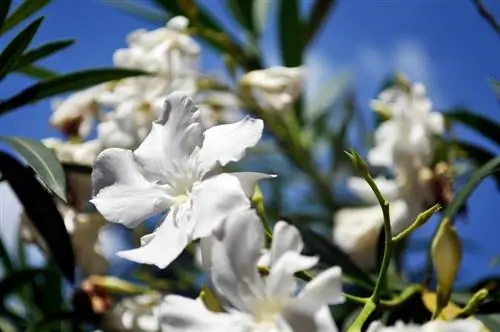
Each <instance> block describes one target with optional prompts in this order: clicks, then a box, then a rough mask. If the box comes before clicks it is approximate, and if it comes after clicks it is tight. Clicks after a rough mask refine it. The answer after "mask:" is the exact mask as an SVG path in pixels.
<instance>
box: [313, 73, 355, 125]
mask: <svg viewBox="0 0 500 332" xmlns="http://www.w3.org/2000/svg"><path fill="white" fill-rule="evenodd" d="M350 80H351V74H350V73H347V72H346V73H343V74H340V75H336V76H335V77H333V78H332V79H331V80H329V81H328V82H326V83H325V85H323V86H322V87H321V89H319V91H318V93H316V94H315V96H314V97H313V98H311V100H310V101H309V102H308V103H307V108H306V113H305V118H306V121H307V122H309V123H312V122H314V121H316V120H317V119H318V118H319V117H321V116H322V115H323V114H325V113H327V112H328V111H329V110H331V109H332V107H333V106H335V104H337V103H338V102H339V101H340V100H341V99H342V97H343V96H344V95H345V94H346V92H348V87H349V83H350Z"/></svg>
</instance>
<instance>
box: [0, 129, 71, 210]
mask: <svg viewBox="0 0 500 332" xmlns="http://www.w3.org/2000/svg"><path fill="white" fill-rule="evenodd" d="M0 140H2V141H4V142H5V143H7V144H9V145H10V146H11V147H12V148H13V149H14V150H16V151H17V152H18V153H19V154H20V155H21V157H23V159H24V160H26V162H27V163H28V165H29V166H30V167H31V168H33V170H34V171H35V172H36V174H37V175H38V176H39V177H40V179H41V180H42V181H43V182H44V183H45V184H46V185H47V187H49V189H50V190H52V191H53V192H54V193H55V194H56V195H57V196H58V197H59V198H61V199H62V200H63V201H66V178H65V175H64V170H63V168H62V166H61V163H60V162H59V160H58V159H57V157H56V155H55V154H54V152H53V151H52V150H51V149H49V148H47V147H46V146H45V145H43V144H42V143H40V142H39V141H35V140H32V139H28V138H20V137H3V136H0Z"/></svg>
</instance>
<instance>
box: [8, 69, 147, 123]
mask: <svg viewBox="0 0 500 332" xmlns="http://www.w3.org/2000/svg"><path fill="white" fill-rule="evenodd" d="M145 74H147V73H145V72H143V71H139V70H130V69H116V68H102V69H91V70H84V71H79V72H74V73H71V74H66V75H63V76H58V77H55V78H52V79H49V80H46V81H43V82H38V83H36V84H34V85H32V86H30V87H28V88H26V89H25V90H23V91H21V92H20V93H18V94H17V95H15V96H14V97H12V98H10V99H7V100H5V101H3V102H0V114H3V113H6V112H8V111H11V110H13V109H16V108H18V107H21V106H23V105H27V104H30V103H33V102H35V101H38V100H41V99H44V98H47V97H52V96H55V95H58V94H61V93H65V92H70V91H74V90H79V89H84V88H88V87H91V86H94V85H97V84H100V83H104V82H108V81H114V80H120V79H123V78H127V77H132V76H139V75H145Z"/></svg>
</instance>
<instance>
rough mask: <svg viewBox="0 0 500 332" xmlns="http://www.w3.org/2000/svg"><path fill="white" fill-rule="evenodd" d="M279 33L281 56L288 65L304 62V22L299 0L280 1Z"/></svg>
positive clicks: (285, 64) (293, 65)
mask: <svg viewBox="0 0 500 332" xmlns="http://www.w3.org/2000/svg"><path fill="white" fill-rule="evenodd" d="M278 15H279V16H278V22H279V24H280V25H279V27H278V31H279V32H278V33H279V40H280V43H281V47H280V49H281V52H282V54H281V58H282V60H283V65H284V66H286V67H296V66H300V65H301V64H302V52H303V49H304V41H303V37H304V36H303V35H302V33H303V29H302V22H301V21H300V10H299V2H298V1H297V0H280V1H279V2H278Z"/></svg>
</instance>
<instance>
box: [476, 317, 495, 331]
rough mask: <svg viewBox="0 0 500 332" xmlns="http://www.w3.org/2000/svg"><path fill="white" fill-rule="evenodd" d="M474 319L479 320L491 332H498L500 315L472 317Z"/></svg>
mask: <svg viewBox="0 0 500 332" xmlns="http://www.w3.org/2000/svg"><path fill="white" fill-rule="evenodd" d="M474 318H476V319H478V320H480V321H481V323H483V324H484V326H485V327H486V328H487V329H488V330H490V331H491V332H496V331H500V314H494V315H474Z"/></svg>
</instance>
